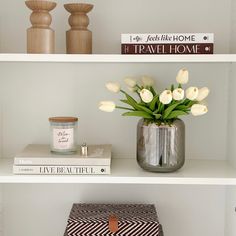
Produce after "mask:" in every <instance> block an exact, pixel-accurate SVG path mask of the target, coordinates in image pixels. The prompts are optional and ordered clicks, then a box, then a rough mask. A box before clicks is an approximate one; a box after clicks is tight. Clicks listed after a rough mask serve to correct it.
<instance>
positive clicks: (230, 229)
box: [225, 187, 236, 236]
mask: <svg viewBox="0 0 236 236" xmlns="http://www.w3.org/2000/svg"><path fill="white" fill-rule="evenodd" d="M235 222H236V188H235V187H228V189H227V191H226V218H225V235H226V236H235V235H236V226H235Z"/></svg>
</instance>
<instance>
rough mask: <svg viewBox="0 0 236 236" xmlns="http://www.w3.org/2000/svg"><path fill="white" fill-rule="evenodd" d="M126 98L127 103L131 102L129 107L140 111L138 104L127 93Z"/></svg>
mask: <svg viewBox="0 0 236 236" xmlns="http://www.w3.org/2000/svg"><path fill="white" fill-rule="evenodd" d="M125 96H126V98H127V101H128V102H129V105H130V106H132V107H133V108H134V109H136V110H138V109H137V106H136V105H137V104H138V103H137V102H136V101H135V100H134V99H133V98H132V97H131V96H130V95H129V94H127V93H125Z"/></svg>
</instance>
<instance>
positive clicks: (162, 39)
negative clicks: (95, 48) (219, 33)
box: [121, 33, 214, 44]
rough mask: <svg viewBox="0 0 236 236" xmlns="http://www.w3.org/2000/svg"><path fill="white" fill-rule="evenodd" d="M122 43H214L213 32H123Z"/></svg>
mask: <svg viewBox="0 0 236 236" xmlns="http://www.w3.org/2000/svg"><path fill="white" fill-rule="evenodd" d="M121 43H122V44H167V43H171V44H180V43H181V44H182V43H183V44H187V43H191V44H193V43H197V44H198V43H214V34H213V33H157V34H121Z"/></svg>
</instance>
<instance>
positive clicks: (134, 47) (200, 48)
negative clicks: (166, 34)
mask: <svg viewBox="0 0 236 236" xmlns="http://www.w3.org/2000/svg"><path fill="white" fill-rule="evenodd" d="M213 49H214V44H212V43H207V44H206V43H199V44H122V45H121V53H122V54H213Z"/></svg>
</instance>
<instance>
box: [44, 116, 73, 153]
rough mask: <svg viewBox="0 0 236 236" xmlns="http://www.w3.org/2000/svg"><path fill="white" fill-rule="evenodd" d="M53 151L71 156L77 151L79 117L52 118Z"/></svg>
mask: <svg viewBox="0 0 236 236" xmlns="http://www.w3.org/2000/svg"><path fill="white" fill-rule="evenodd" d="M49 121H50V125H51V151H52V152H56V153H60V154H71V153H75V152H76V151H77V145H76V136H77V133H76V131H77V124H78V118H77V117H50V118H49Z"/></svg>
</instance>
